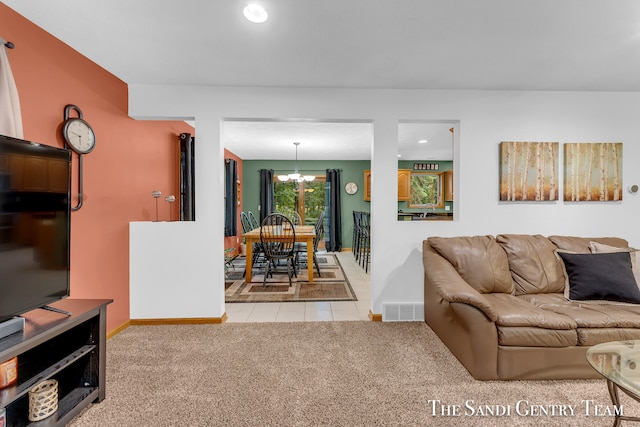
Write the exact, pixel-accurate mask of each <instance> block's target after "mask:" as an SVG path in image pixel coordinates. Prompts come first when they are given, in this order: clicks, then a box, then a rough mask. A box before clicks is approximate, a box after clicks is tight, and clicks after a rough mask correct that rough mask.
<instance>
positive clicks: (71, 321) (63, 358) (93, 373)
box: [0, 299, 113, 427]
mask: <svg viewBox="0 0 640 427" xmlns="http://www.w3.org/2000/svg"><path fill="white" fill-rule="evenodd" d="M112 301H113V300H107V299H101V300H99V299H89V300H83V299H78V300H74V299H64V300H61V301H57V302H55V303H53V304H52V305H54V306H55V308H57V309H59V310H62V311H68V312H70V313H72V314H71V315H70V316H69V317H61V316H59V315H57V314H54V313H52V312H51V311H49V310H39V309H36V310H32V311H29V312H27V313H24V314H23V315H22V316H23V317H24V318H25V320H26V322H25V326H24V331H23V332H22V333H21V334H12V335H9V336H7V337H5V338H2V339H0V360H2V361H4V360H9V359H11V358H13V357H15V356H17V357H18V380H17V381H16V382H15V383H14V384H12V385H10V386H9V387H7V388H4V389H2V390H1V393H0V408H5V409H6V416H7V422H6V427H25V426H29V425H33V426H36V425H37V426H40V425H43V426H45V425H46V426H47V427H64V426H66V425H67V424H68V423H69V422H70V421H71V420H72V419H73V418H74V417H76V416H77V415H79V414H80V413H81V412H82V410H83V408H85V407H87V406H88V405H89V404H91V403H97V402H101V401H102V400H103V399H104V398H105V381H106V369H105V360H106V317H107V304H109V303H111V302H112ZM48 379H55V380H57V381H58V410H57V411H56V412H55V413H54V414H52V415H51V416H50V417H49V418H46V419H45V420H42V421H38V422H34V423H30V422H29V419H28V416H29V390H31V389H32V388H33V387H34V386H36V385H37V384H39V383H40V382H42V381H44V380H48Z"/></svg>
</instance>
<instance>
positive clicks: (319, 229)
mask: <svg viewBox="0 0 640 427" xmlns="http://www.w3.org/2000/svg"><path fill="white" fill-rule="evenodd" d="M315 231H316V237H315V239H313V264H314V265H315V266H316V270H318V277H322V273H320V265H319V264H318V257H317V255H316V254H317V253H318V245H319V243H320V241H321V240H322V239H323V237H324V210H323V211H322V212H320V215H318V222H316V229H315ZM296 252H297V255H296V264H298V265H300V266H302V265H303V264H305V263H307V262H309V260H308V259H306V256H307V244H306V243H305V242H300V243H297V244H296Z"/></svg>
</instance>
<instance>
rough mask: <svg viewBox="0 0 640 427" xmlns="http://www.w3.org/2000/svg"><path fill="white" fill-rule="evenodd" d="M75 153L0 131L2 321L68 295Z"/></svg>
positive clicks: (0, 316)
mask: <svg viewBox="0 0 640 427" xmlns="http://www.w3.org/2000/svg"><path fill="white" fill-rule="evenodd" d="M70 170H71V152H70V151H69V150H66V149H62V148H56V147H50V146H47V145H41V144H37V143H34V142H30V141H24V140H21V139H16V138H10V137H7V136H2V135H0V322H2V321H5V320H7V319H10V318H12V317H14V316H16V315H18V314H21V313H24V312H26V311H29V310H32V309H34V308H38V307H42V306H45V305H47V304H50V303H52V302H54V301H57V300H59V299H62V298H65V297H67V296H69V266H70V263H69V257H70V255H69V254H70V252H69V246H70V245H69V237H70V186H71V184H70V176H71V175H70Z"/></svg>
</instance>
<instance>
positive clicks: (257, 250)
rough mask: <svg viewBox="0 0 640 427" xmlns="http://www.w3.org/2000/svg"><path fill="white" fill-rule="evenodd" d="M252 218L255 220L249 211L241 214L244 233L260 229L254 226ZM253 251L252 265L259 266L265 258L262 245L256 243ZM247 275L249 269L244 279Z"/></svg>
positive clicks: (243, 274) (243, 275)
mask: <svg viewBox="0 0 640 427" xmlns="http://www.w3.org/2000/svg"><path fill="white" fill-rule="evenodd" d="M251 217H253V218H254V219H255V217H254V216H253V213H251V211H249V213H246V212H244V211H242V212H240V223H241V224H242V233H247V232H249V231H251V230H253V229H255V228H257V227H258V225H256V226H254V225H253V224H252V221H251ZM256 224H257V221H256ZM251 251H252V256H251V263H252V264H253V265H254V266H257V265H258V264H259V263H260V258H261V257H262V258H264V250H263V249H262V243H254V244H253V247H252V248H251ZM246 274H247V269H246V268H245V270H244V272H243V273H242V277H245V276H246Z"/></svg>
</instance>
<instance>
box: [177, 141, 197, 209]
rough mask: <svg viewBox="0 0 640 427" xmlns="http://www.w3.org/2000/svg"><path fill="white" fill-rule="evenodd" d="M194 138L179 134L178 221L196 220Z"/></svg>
mask: <svg viewBox="0 0 640 427" xmlns="http://www.w3.org/2000/svg"><path fill="white" fill-rule="evenodd" d="M195 141H196V139H195V138H192V137H191V134H190V133H181V134H180V221H195V220H196V191H195V181H196V175H195Z"/></svg>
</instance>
